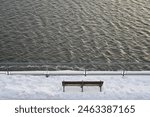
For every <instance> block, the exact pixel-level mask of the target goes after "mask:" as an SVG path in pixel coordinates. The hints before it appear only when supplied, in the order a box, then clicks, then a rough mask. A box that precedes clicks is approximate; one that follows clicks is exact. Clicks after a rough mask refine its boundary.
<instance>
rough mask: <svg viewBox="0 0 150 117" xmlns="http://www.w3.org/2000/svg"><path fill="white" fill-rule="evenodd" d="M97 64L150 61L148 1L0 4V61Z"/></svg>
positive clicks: (7, 0)
mask: <svg viewBox="0 0 150 117" xmlns="http://www.w3.org/2000/svg"><path fill="white" fill-rule="evenodd" d="M94 61H97V62H99V63H114V62H117V63H118V62H141V63H144V62H148V63H149V62H150V0H1V1H0V62H2V63H5V62H49V63H55V62H61V63H62V62H65V63H74V62H75V63H83V62H88V63H93V62H94ZM64 67H65V66H64ZM71 67H73V66H69V68H71ZM76 67H78V68H82V67H83V66H82V65H76ZM102 67H104V66H96V65H94V64H93V65H92V64H91V65H90V66H89V68H92V69H94V70H100V69H102ZM125 67H126V68H129V70H136V69H137V68H138V69H139V70H148V69H150V68H149V67H150V66H149V65H146V66H144V67H141V66H140V65H136V66H135V65H126V66H125ZM110 68H111V66H110V67H106V66H105V69H106V70H109V69H110ZM112 69H115V70H117V69H120V68H119V67H118V66H113V68H112Z"/></svg>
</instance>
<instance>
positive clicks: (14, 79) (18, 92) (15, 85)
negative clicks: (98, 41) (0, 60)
mask: <svg viewBox="0 0 150 117" xmlns="http://www.w3.org/2000/svg"><path fill="white" fill-rule="evenodd" d="M89 73H90V72H89ZM126 73H127V72H126ZM132 73H133V72H132ZM90 74H92V72H91V73H90ZM63 80H102V81H104V85H103V91H102V92H99V87H90V86H89V87H84V92H81V88H80V87H66V92H62V84H61V83H62V81H63ZM0 87H1V88H0V99H48V100H51V99H54V100H55V99H90V100H91V99H96V100H108V99H121V100H123V99H127V100H131V99H140V100H141V99H150V75H135V73H134V74H132V75H129V74H128V75H125V76H124V77H123V76H122V75H106V74H105V75H94V76H92V75H88V76H86V77H85V76H84V75H77V76H76V75H69V76H68V75H66V76H65V75H60V76H49V77H48V78H46V77H45V76H44V75H16V74H15V75H6V74H5V73H3V72H1V73H0Z"/></svg>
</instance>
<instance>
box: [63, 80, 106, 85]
mask: <svg viewBox="0 0 150 117" xmlns="http://www.w3.org/2000/svg"><path fill="white" fill-rule="evenodd" d="M62 85H63V86H102V85H103V81H62Z"/></svg>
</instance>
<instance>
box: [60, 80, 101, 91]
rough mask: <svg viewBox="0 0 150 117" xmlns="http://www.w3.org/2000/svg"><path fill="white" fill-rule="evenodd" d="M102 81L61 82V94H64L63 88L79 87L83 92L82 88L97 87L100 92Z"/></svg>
mask: <svg viewBox="0 0 150 117" xmlns="http://www.w3.org/2000/svg"><path fill="white" fill-rule="evenodd" d="M103 83H104V82H103V81H62V86H63V92H65V86H80V87H81V91H82V92H83V86H99V87H100V92H101V91H102V86H103Z"/></svg>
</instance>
